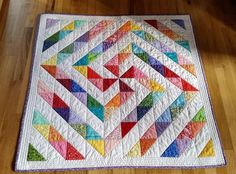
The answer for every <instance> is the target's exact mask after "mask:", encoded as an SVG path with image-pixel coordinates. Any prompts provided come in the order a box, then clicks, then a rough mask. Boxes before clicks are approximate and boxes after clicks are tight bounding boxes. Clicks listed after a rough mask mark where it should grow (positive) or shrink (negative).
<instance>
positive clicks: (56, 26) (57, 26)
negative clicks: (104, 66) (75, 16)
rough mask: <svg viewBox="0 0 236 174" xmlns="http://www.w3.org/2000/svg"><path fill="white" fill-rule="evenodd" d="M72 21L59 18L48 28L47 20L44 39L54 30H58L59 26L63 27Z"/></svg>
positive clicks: (54, 31)
mask: <svg viewBox="0 0 236 174" xmlns="http://www.w3.org/2000/svg"><path fill="white" fill-rule="evenodd" d="M72 21H73V20H72V19H71V20H60V19H58V22H57V23H56V24H55V25H53V26H51V27H49V28H47V22H46V32H45V39H47V38H48V37H50V36H52V35H53V34H55V33H56V32H58V31H60V30H61V28H64V27H65V26H67V25H68V24H70V23H71V22H72Z"/></svg>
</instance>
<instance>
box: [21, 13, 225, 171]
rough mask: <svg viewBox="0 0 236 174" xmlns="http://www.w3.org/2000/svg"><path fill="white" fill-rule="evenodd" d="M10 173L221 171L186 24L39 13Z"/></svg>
mask: <svg viewBox="0 0 236 174" xmlns="http://www.w3.org/2000/svg"><path fill="white" fill-rule="evenodd" d="M20 138H21V141H20V144H19V148H18V156H17V161H16V170H39V169H43V170H47V169H75V168H76V169H87V168H100V167H128V166H129V167H130V166H131V167H205V166H216V165H223V164H225V160H224V157H223V152H222V149H221V145H220V141H219V137H218V134H217V130H216V126H215V122H214V119H213V115H212V110H211V106H210V102H209V98H208V94H207V90H206V84H205V82H204V77H203V73H202V70H201V64H200V61H199V57H198V55H197V51H196V46H195V42H194V38H193V32H192V27H191V22H190V19H189V16H185V15H181V16H143V17H142V16H122V17H102V16H97V17H90V16H70V15H52V14H44V15H41V18H40V24H39V31H38V36H37V43H36V50H35V57H34V61H33V70H32V77H31V84H30V88H29V96H28V100H27V104H26V109H25V115H24V120H23V123H22V131H21V136H20Z"/></svg>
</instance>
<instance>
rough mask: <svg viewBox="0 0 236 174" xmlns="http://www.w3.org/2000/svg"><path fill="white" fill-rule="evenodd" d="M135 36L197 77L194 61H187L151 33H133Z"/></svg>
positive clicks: (140, 31) (141, 31) (143, 31)
mask: <svg viewBox="0 0 236 174" xmlns="http://www.w3.org/2000/svg"><path fill="white" fill-rule="evenodd" d="M132 32H133V33H134V34H135V35H137V36H139V37H140V38H142V39H143V40H145V41H146V42H147V43H148V44H150V45H152V46H153V47H155V48H156V49H157V50H158V51H160V52H161V53H162V54H164V55H166V56H167V57H168V58H169V59H171V60H172V61H173V62H174V63H176V64H178V65H180V66H181V67H182V68H184V69H185V70H186V71H188V72H189V73H191V74H192V75H194V76H196V72H195V68H194V64H193V63H192V60H190V59H187V58H186V56H182V55H180V54H179V53H177V52H175V51H174V50H173V49H171V48H170V47H169V46H167V45H166V44H165V43H163V42H161V41H160V40H159V39H157V38H155V37H154V36H153V35H151V34H150V33H148V32H146V31H145V30H137V31H132Z"/></svg>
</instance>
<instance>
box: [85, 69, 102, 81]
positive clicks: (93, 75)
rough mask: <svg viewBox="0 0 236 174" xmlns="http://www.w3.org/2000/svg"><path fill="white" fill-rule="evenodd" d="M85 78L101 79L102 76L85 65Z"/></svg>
mask: <svg viewBox="0 0 236 174" xmlns="http://www.w3.org/2000/svg"><path fill="white" fill-rule="evenodd" d="M87 78H88V79H101V78H102V77H101V76H100V75H99V74H98V73H96V72H95V71H94V70H93V69H91V68H90V67H87Z"/></svg>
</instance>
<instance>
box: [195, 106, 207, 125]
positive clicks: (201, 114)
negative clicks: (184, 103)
mask: <svg viewBox="0 0 236 174" xmlns="http://www.w3.org/2000/svg"><path fill="white" fill-rule="evenodd" d="M192 121H193V122H196V121H201V122H205V121H206V116H205V111H204V108H203V107H202V108H201V109H200V110H199V111H198V113H197V114H196V115H195V116H194V117H193V119H192Z"/></svg>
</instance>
